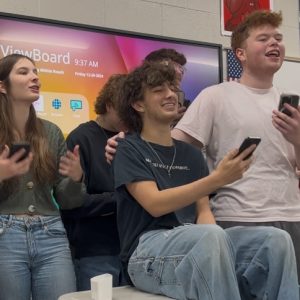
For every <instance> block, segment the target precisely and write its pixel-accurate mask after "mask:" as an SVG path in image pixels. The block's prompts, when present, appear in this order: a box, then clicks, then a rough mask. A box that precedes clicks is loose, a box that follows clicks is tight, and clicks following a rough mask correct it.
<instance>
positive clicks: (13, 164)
mask: <svg viewBox="0 0 300 300" xmlns="http://www.w3.org/2000/svg"><path fill="white" fill-rule="evenodd" d="M24 153H25V149H21V150H19V151H18V152H16V153H15V154H13V155H12V156H11V157H8V156H9V148H8V146H7V145H5V147H4V149H3V151H2V152H1V153H0V181H2V180H5V179H9V178H12V177H14V176H20V175H23V174H25V173H27V172H28V171H29V169H30V164H31V162H32V158H33V155H32V152H29V154H28V156H27V157H26V158H24V159H22V160H21V161H18V160H19V159H20V158H21V157H22V155H23V154H24Z"/></svg>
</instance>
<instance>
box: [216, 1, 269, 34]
mask: <svg viewBox="0 0 300 300" xmlns="http://www.w3.org/2000/svg"><path fill="white" fill-rule="evenodd" d="M221 7H222V22H221V26H222V28H221V31H222V34H223V35H231V32H232V31H233V29H234V28H235V27H236V26H237V25H238V24H239V23H240V22H241V21H242V20H243V18H244V17H245V15H247V14H249V13H251V12H252V11H254V10H258V9H267V10H271V9H272V8H273V2H272V0H222V1H221Z"/></svg>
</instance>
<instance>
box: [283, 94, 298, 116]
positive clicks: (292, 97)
mask: <svg viewBox="0 0 300 300" xmlns="http://www.w3.org/2000/svg"><path fill="white" fill-rule="evenodd" d="M284 103H288V104H289V105H291V106H293V107H295V108H297V107H298V105H299V95H296V94H281V95H280V101H279V106H278V110H279V111H281V112H283V113H284V114H286V115H288V116H291V113H290V111H289V110H288V109H286V108H285V107H284Z"/></svg>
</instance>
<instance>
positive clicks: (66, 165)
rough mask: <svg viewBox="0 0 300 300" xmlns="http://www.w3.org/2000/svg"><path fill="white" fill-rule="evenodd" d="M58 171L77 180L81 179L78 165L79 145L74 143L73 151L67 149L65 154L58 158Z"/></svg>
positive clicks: (81, 172) (80, 169) (81, 173)
mask: <svg viewBox="0 0 300 300" xmlns="http://www.w3.org/2000/svg"><path fill="white" fill-rule="evenodd" d="M59 173H60V174H61V175H64V176H68V177H70V178H71V179H72V180H74V181H76V182H79V181H80V180H81V179H82V176H83V171H82V168H81V165H80V154H79V145H76V146H75V147H74V149H73V152H72V151H70V150H68V151H67V153H66V155H64V156H62V157H61V158H60V163H59Z"/></svg>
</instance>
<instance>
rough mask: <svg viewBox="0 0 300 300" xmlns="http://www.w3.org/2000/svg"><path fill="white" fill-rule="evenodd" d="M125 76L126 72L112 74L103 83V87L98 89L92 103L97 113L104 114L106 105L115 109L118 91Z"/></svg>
mask: <svg viewBox="0 0 300 300" xmlns="http://www.w3.org/2000/svg"><path fill="white" fill-rule="evenodd" d="M126 76H127V74H114V75H112V76H111V77H110V78H109V79H108V81H107V82H106V83H105V85H104V86H103V88H102V89H101V90H100V92H99V94H98V96H97V98H96V101H95V104H94V108H95V112H96V114H97V115H104V114H106V112H107V109H106V106H107V105H111V106H112V107H113V108H115V109H116V108H117V107H118V105H119V93H120V91H121V89H122V86H123V83H124V80H125V78H126Z"/></svg>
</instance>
